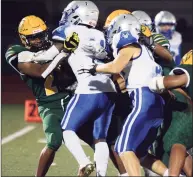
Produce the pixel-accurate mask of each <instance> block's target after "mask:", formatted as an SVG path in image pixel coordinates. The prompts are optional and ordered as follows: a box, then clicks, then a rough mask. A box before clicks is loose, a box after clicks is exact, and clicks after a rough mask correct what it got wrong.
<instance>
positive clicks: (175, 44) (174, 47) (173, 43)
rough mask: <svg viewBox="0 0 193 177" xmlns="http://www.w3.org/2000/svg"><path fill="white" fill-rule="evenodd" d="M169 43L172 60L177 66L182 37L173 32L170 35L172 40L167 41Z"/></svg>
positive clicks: (179, 60)
mask: <svg viewBox="0 0 193 177" xmlns="http://www.w3.org/2000/svg"><path fill="white" fill-rule="evenodd" d="M169 42H170V51H171V53H172V55H173V59H174V61H175V63H176V64H177V65H179V64H180V62H181V44H182V35H181V34H180V33H179V32H177V31H175V32H174V34H173V35H172V38H171V39H169Z"/></svg>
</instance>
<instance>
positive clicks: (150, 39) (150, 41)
mask: <svg viewBox="0 0 193 177" xmlns="http://www.w3.org/2000/svg"><path fill="white" fill-rule="evenodd" d="M138 41H139V43H140V44H143V45H145V46H147V47H148V48H149V49H151V50H153V49H154V48H155V45H154V41H153V37H152V36H149V37H147V36H145V35H144V34H142V33H140V34H139V39H138Z"/></svg>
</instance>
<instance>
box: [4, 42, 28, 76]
mask: <svg viewBox="0 0 193 177" xmlns="http://www.w3.org/2000/svg"><path fill="white" fill-rule="evenodd" d="M23 51H28V49H26V48H25V47H23V46H21V45H14V46H11V47H9V48H8V50H7V51H6V53H5V59H6V61H7V63H8V64H9V65H11V67H12V68H13V69H14V70H16V71H17V72H18V73H19V74H21V73H20V72H19V70H18V68H17V63H18V55H19V53H21V52H23Z"/></svg>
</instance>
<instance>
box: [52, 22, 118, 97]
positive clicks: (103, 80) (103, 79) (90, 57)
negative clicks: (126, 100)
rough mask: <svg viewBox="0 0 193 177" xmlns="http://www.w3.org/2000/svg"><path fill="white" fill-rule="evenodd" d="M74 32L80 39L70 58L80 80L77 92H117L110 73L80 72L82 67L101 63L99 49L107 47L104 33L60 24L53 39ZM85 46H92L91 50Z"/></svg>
mask: <svg viewBox="0 0 193 177" xmlns="http://www.w3.org/2000/svg"><path fill="white" fill-rule="evenodd" d="M73 32H76V33H77V34H78V36H79V39H80V42H79V46H78V48H77V49H76V50H75V52H74V53H72V54H71V56H70V57H69V59H68V62H69V64H70V66H71V68H72V70H73V72H74V74H75V76H76V78H77V81H78V86H77V89H76V91H75V93H78V94H92V93H101V92H115V86H114V83H113V82H112V80H111V79H110V75H107V74H100V73H98V74H96V75H95V76H92V75H91V74H90V73H83V74H78V70H81V69H82V68H89V67H91V66H92V65H94V64H95V63H98V64H99V63H101V62H102V60H101V59H102V57H101V56H99V57H97V54H98V52H97V51H104V49H105V39H104V35H103V33H102V32H100V31H98V30H96V29H91V28H88V27H86V26H79V25H71V26H67V27H66V26H60V27H58V28H57V29H56V30H54V31H53V39H54V40H64V39H65V38H66V36H69V35H70V34H71V33H73ZM85 46H90V49H91V50H88V48H85ZM104 57H105V56H104Z"/></svg>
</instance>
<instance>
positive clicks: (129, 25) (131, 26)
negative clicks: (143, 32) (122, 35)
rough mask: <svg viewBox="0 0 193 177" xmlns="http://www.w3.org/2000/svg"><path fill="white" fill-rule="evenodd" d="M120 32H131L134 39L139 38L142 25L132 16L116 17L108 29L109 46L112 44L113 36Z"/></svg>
mask: <svg viewBox="0 0 193 177" xmlns="http://www.w3.org/2000/svg"><path fill="white" fill-rule="evenodd" d="M120 31H130V32H131V33H132V35H133V36H134V37H136V38H139V35H138V34H139V33H140V23H139V22H138V20H137V19H136V18H135V17H134V16H133V15H131V14H122V15H119V16H118V17H115V18H114V19H113V20H112V21H111V23H110V24H109V27H108V28H107V33H106V34H107V35H106V39H107V43H108V44H109V45H111V44H112V40H113V36H114V35H115V34H117V33H119V32H120Z"/></svg>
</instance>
